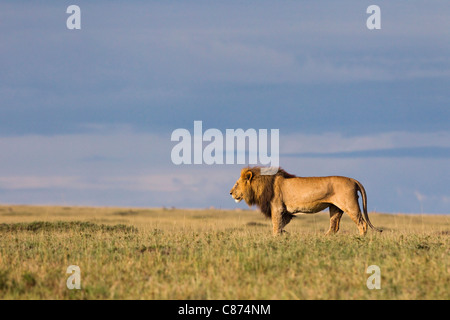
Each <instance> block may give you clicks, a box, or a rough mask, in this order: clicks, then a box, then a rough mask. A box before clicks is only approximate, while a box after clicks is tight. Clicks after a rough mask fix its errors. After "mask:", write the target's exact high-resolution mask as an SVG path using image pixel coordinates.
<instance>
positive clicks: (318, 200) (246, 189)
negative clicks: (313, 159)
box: [230, 167, 382, 235]
mask: <svg viewBox="0 0 450 320" xmlns="http://www.w3.org/2000/svg"><path fill="white" fill-rule="evenodd" d="M358 191H359V192H360V193H361V196H362V204H363V210H364V211H363V212H364V218H363V216H362V214H361V210H360V207H359V202H358ZM230 195H231V196H232V197H233V198H234V200H235V201H236V202H240V201H242V200H245V202H246V203H247V204H248V205H249V206H252V205H256V206H258V207H259V208H260V210H261V212H262V213H263V214H264V215H265V216H266V217H267V218H270V219H271V220H272V225H273V234H274V235H278V234H281V233H282V232H284V230H283V228H284V227H285V226H286V225H287V224H288V223H289V222H290V221H291V219H292V218H293V217H295V215H296V214H303V213H317V212H319V211H322V210H324V209H326V208H329V211H330V228H329V230H328V231H327V232H326V234H327V235H329V234H334V233H336V232H338V230H339V222H340V220H341V217H342V214H343V213H344V212H346V213H347V214H348V215H349V216H350V218H351V219H352V220H353V221H354V222H355V223H356V225H357V226H358V230H359V233H360V235H365V234H366V233H367V225H369V226H370V227H371V228H372V229H374V230H376V231H378V232H382V230H381V229H378V228H375V227H374V226H373V225H372V223H371V222H370V220H369V216H368V214H367V196H366V191H365V189H364V187H363V186H362V184H361V183H360V182H359V181H357V180H355V179H352V178H347V177H341V176H330V177H297V176H295V175H292V174H290V173H287V172H286V171H284V170H283V169H281V168H278V171H276V173H275V174H273V175H263V174H261V167H253V168H250V167H248V168H244V169H242V171H241V176H240V177H239V179H238V180H237V181H236V183H235V185H234V186H233V188H232V189H231V190H230Z"/></svg>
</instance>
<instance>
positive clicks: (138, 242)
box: [0, 206, 450, 299]
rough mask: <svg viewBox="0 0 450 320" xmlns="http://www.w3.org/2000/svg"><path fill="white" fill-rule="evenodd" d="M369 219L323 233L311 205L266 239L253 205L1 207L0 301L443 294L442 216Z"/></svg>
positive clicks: (324, 217)
mask: <svg viewBox="0 0 450 320" xmlns="http://www.w3.org/2000/svg"><path fill="white" fill-rule="evenodd" d="M370 217H371V220H372V222H373V223H374V224H375V225H376V226H379V227H382V228H383V229H384V230H385V231H384V232H383V233H382V234H378V233H376V232H371V231H369V233H368V235H367V236H366V237H360V236H358V230H357V228H356V226H355V225H354V223H353V222H352V221H351V220H350V219H349V218H348V217H346V216H345V215H344V218H343V221H342V223H341V230H340V231H339V233H338V234H337V235H334V236H331V237H325V236H324V235H323V234H324V233H325V231H326V230H327V229H328V223H329V222H328V213H319V214H315V215H305V216H300V217H298V218H297V219H294V220H293V221H292V222H291V223H290V224H289V225H288V227H287V228H286V229H287V231H288V232H289V233H288V234H287V235H285V236H281V237H273V236H272V235H271V226H270V221H268V220H266V219H264V218H263V217H262V215H261V214H259V213H258V212H255V211H245V210H244V211H230V210H178V209H174V210H164V209H130V208H82V207H33V206H3V207H0V239H1V240H0V243H1V247H0V298H2V299H449V298H450V294H449V282H450V281H449V280H450V279H449V271H450V270H449V253H450V252H449V235H450V217H449V216H445V215H442V216H430V215H401V214H398V215H391V214H379V213H371V214H370ZM69 265H77V266H79V267H80V270H81V290H69V289H68V288H67V287H66V280H67V278H68V277H69V275H68V274H66V269H67V267H68V266H69ZM369 265H378V266H379V267H380V269H381V289H380V290H369V289H368V288H367V286H366V280H367V278H368V277H369V274H366V269H367V267H368V266H369Z"/></svg>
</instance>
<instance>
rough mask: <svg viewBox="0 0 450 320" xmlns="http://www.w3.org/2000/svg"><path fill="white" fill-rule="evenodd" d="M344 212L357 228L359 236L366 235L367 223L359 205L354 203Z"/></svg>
mask: <svg viewBox="0 0 450 320" xmlns="http://www.w3.org/2000/svg"><path fill="white" fill-rule="evenodd" d="M344 211H345V212H346V213H347V214H348V215H349V216H350V218H351V219H352V220H353V222H354V223H356V225H357V226H358V230H359V234H360V235H362V236H364V235H366V233H367V223H366V221H364V219H363V217H362V214H361V210H360V209H359V205H358V204H357V203H356V204H355V205H353V206H350V207H349V208H348V209H347V210H345V209H344Z"/></svg>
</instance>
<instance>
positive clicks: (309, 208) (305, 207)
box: [286, 203, 330, 214]
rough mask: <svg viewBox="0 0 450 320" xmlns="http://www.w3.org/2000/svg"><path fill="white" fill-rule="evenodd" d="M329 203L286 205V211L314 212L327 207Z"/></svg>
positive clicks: (294, 212)
mask: <svg viewBox="0 0 450 320" xmlns="http://www.w3.org/2000/svg"><path fill="white" fill-rule="evenodd" d="M329 205H330V204H329V203H303V204H302V205H301V206H289V205H288V206H286V209H287V211H288V212H290V213H292V214H297V213H316V212H319V211H322V210H324V209H326V208H328V207H329Z"/></svg>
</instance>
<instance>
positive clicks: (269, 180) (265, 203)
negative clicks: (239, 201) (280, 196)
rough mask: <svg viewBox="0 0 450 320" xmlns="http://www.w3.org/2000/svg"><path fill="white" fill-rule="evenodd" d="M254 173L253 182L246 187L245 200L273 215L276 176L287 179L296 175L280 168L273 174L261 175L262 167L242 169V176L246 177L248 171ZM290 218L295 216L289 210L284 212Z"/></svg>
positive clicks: (267, 214) (268, 216)
mask: <svg viewBox="0 0 450 320" xmlns="http://www.w3.org/2000/svg"><path fill="white" fill-rule="evenodd" d="M249 171H250V172H251V173H252V178H251V183H250V184H249V185H247V186H246V187H245V188H244V200H245V201H246V202H247V204H248V205H250V206H251V205H257V206H258V207H259V208H260V210H261V212H262V213H263V214H264V215H265V216H266V217H267V218H271V217H272V212H271V208H270V204H271V202H272V199H273V197H274V194H275V192H274V183H275V179H276V177H282V178H285V179H289V178H295V177H296V176H295V175H293V174H290V173H287V172H286V171H284V170H283V169H281V168H279V169H278V171H277V173H275V174H273V175H261V167H253V168H246V169H244V170H242V172H241V177H242V178H243V179H244V178H245V177H244V176H245V175H246V174H247V173H248V172H249ZM283 215H284V216H286V218H289V220H290V219H291V218H292V217H293V216H292V215H291V214H289V213H288V212H285V214H283Z"/></svg>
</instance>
